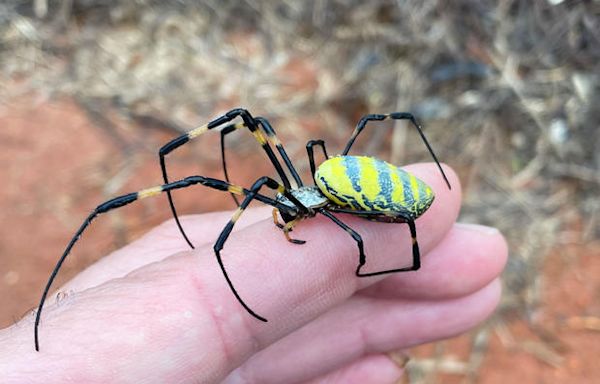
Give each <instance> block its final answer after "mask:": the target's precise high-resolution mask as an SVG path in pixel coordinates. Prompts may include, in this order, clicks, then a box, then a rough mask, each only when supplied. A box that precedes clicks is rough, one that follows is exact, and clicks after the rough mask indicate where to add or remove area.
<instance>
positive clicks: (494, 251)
mask: <svg viewBox="0 0 600 384" xmlns="http://www.w3.org/2000/svg"><path fill="white" fill-rule="evenodd" d="M507 258H508V246H507V244H506V240H505V239H504V237H503V236H502V235H501V234H500V232H499V231H498V230H497V229H495V228H491V227H485V226H480V225H471V224H461V223H457V224H455V225H454V227H453V228H452V230H450V232H449V233H448V234H447V235H446V237H445V238H444V239H443V240H442V241H441V242H440V244H439V245H438V246H437V247H435V248H434V249H433V250H432V251H431V252H430V253H428V254H427V260H426V261H425V262H424V264H423V266H422V267H421V269H420V270H419V272H418V273H407V274H392V275H390V276H389V277H387V278H386V279H384V280H383V281H380V282H379V283H377V284H374V285H372V286H370V287H368V288H366V289H364V290H363V291H361V292H360V293H361V294H367V295H371V296H374V297H379V298H406V299H413V300H441V299H446V298H453V297H460V296H464V295H467V294H469V293H472V292H475V291H477V290H479V289H481V288H483V287H484V286H486V285H487V284H489V283H490V281H492V280H493V279H494V278H496V277H497V276H498V275H499V274H500V272H501V271H502V270H503V269H504V266H505V264H506V260H507Z"/></svg>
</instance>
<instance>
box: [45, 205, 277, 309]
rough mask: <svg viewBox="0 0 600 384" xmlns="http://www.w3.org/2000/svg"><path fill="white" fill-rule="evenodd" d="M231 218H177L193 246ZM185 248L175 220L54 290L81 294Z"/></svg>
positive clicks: (257, 212)
mask: <svg viewBox="0 0 600 384" xmlns="http://www.w3.org/2000/svg"><path fill="white" fill-rule="evenodd" d="M271 209H272V208H269V207H261V208H258V209H252V210H248V213H247V215H244V217H243V218H242V219H240V221H239V225H236V228H235V230H236V231H239V230H241V229H243V228H245V227H247V226H249V225H252V224H254V223H256V222H258V221H261V220H264V218H265V217H267V216H268V215H270V211H271ZM230 218H231V212H211V213H205V214H202V215H188V216H182V217H181V218H180V220H181V223H182V225H183V227H184V228H186V233H188V235H189V236H190V240H191V241H192V243H193V244H195V245H196V247H198V246H203V245H206V244H211V245H212V244H214V242H215V240H216V238H217V237H218V236H219V233H220V232H221V230H222V229H223V227H224V226H225V224H227V221H229V219H230ZM187 250H189V246H188V245H187V243H186V242H185V241H184V239H183V237H182V236H181V232H179V229H178V228H177V226H176V224H175V220H168V221H166V222H164V223H162V224H161V225H159V226H157V227H156V228H154V229H152V230H151V231H150V232H148V233H147V234H145V235H144V236H142V237H141V238H139V239H137V240H136V241H134V242H132V243H131V244H128V245H126V246H125V247H123V248H121V249H118V250H116V251H114V252H112V253H111V254H110V255H108V256H106V257H104V258H102V259H100V260H98V261H97V262H96V263H94V264H92V265H90V266H89V267H88V268H86V269H85V270H84V271H83V272H81V273H80V274H78V275H77V276H75V277H74V278H73V279H71V280H70V281H68V282H67V283H65V284H64V285H63V286H62V287H60V288H59V289H58V291H63V292H69V291H82V290H84V289H87V288H91V287H95V286H97V285H100V284H102V283H104V282H106V281H108V280H111V279H115V278H119V277H123V276H125V275H127V274H128V273H129V272H131V271H134V270H136V269H138V268H140V267H142V266H144V265H146V264H150V263H154V262H156V261H160V260H162V259H164V258H165V257H168V256H171V255H173V254H175V253H178V252H182V251H187ZM48 300H49V301H48V302H53V301H54V300H56V296H55V295H51V296H49V298H48Z"/></svg>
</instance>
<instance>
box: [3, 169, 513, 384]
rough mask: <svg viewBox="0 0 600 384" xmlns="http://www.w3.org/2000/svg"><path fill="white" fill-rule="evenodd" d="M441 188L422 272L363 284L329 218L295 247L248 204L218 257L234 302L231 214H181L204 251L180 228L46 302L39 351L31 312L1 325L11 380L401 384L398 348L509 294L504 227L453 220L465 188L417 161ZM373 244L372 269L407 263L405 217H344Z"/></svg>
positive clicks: (466, 322) (427, 219) (468, 320)
mask: <svg viewBox="0 0 600 384" xmlns="http://www.w3.org/2000/svg"><path fill="white" fill-rule="evenodd" d="M406 168H407V169H408V170H410V171H411V172H413V173H414V174H415V175H417V176H418V177H419V178H421V179H422V180H424V181H425V182H427V183H428V184H429V185H430V186H431V187H432V188H433V189H434V191H435V192H436V200H435V201H434V203H433V205H432V206H431V208H430V209H429V210H428V211H427V212H426V213H425V214H424V215H423V216H422V217H421V218H419V219H417V221H416V224H417V234H418V239H419V244H420V248H421V253H422V255H423V260H422V267H421V269H420V270H418V271H416V272H409V273H398V274H392V275H383V276H378V277H369V278H357V277H356V276H355V275H354V271H355V269H356V265H357V263H358V250H357V248H356V243H355V242H354V241H353V240H352V239H351V238H350V237H349V236H348V234H347V233H345V232H344V231H343V230H341V229H340V228H339V227H337V226H336V225H334V224H333V223H331V222H330V221H329V220H327V219H326V218H320V217H317V218H314V219H308V220H306V221H304V222H302V223H300V224H299V225H298V226H297V227H296V228H295V230H294V232H293V234H294V237H296V238H300V239H304V240H307V243H306V244H304V245H294V244H290V243H288V242H287V241H286V240H285V238H284V237H283V235H282V234H281V233H279V232H280V231H279V230H277V228H275V227H274V226H273V223H272V220H271V219H270V208H265V209H252V210H247V211H246V212H245V213H244V215H243V216H242V218H241V219H240V221H239V222H238V223H237V224H236V228H235V230H234V232H235V233H233V234H232V235H231V236H230V238H229V240H228V241H227V243H226V244H225V247H224V250H223V252H222V254H223V258H224V262H225V264H226V268H227V271H228V273H229V275H230V277H231V279H232V280H233V283H234V285H235V286H236V288H237V289H238V292H239V293H240V295H241V296H242V297H243V299H244V300H245V301H246V303H248V304H249V305H250V306H251V307H252V308H253V309H255V310H256V311H257V312H258V313H259V314H260V315H262V316H265V317H266V318H267V319H268V320H269V322H268V323H263V322H260V321H257V320H256V319H254V318H253V317H251V316H250V315H249V314H248V313H247V312H246V311H245V310H244V309H243V308H242V307H241V306H240V305H239V303H238V301H237V300H236V299H235V297H234V296H233V294H232V293H231V291H230V290H229V287H228V286H227V284H226V282H225V280H224V278H223V275H222V274H221V271H220V269H219V266H218V264H217V262H216V260H215V257H214V253H213V249H212V246H213V244H214V241H215V240H216V238H217V236H218V234H219V232H220V231H221V229H222V228H223V226H224V225H225V224H226V223H227V221H228V220H229V218H230V216H231V213H211V214H205V215H196V216H187V217H183V218H182V219H183V225H184V227H185V228H186V232H187V233H188V234H190V235H192V239H191V240H192V241H193V243H194V244H196V245H197V246H196V249H195V250H193V251H190V250H188V249H187V248H186V244H185V242H184V241H183V240H182V238H181V236H180V234H179V232H178V230H177V228H176V226H175V225H174V222H173V221H169V222H167V223H165V224H163V225H161V226H159V227H157V228H155V229H154V230H152V231H151V232H150V233H148V234H147V235H145V236H144V237H143V238H141V239H139V240H137V241H135V242H134V243H132V244H130V245H128V246H126V247H125V248H123V249H120V250H118V251H116V252H114V253H113V254H111V255H110V256H108V257H106V258H104V259H102V260H100V261H99V262H98V263H96V264H94V265H93V266H91V267H90V268H88V269H87V270H86V271H84V272H82V273H81V274H79V275H78V276H77V277H75V278H74V279H73V280H71V281H70V282H69V283H67V284H66V285H65V286H63V287H61V288H60V291H61V292H71V291H73V292H75V293H73V294H69V296H68V297H67V298H65V299H62V300H61V301H60V302H59V303H58V304H57V303H56V301H55V295H54V296H52V297H51V298H49V301H48V303H47V306H46V307H45V311H44V315H43V317H42V323H41V327H40V343H41V344H40V352H39V353H38V352H35V350H34V347H33V317H32V316H28V317H26V318H25V319H23V320H22V321H20V322H19V323H17V324H15V325H14V326H12V327H10V328H7V329H4V330H2V331H0V377H2V378H3V380H7V381H4V382H7V383H24V382H27V383H35V382H44V383H52V382H57V383H64V382H85V383H95V382H99V383H100V382H101V383H107V382H108V383H116V382H126V383H128V382H135V383H154V382H157V383H187V382H194V383H197V382H201V383H217V382H225V383H296V382H301V383H304V382H310V383H319V382H328V383H334V382H340V383H354V382H356V383H363V382H372V383H393V382H395V381H396V380H397V379H398V378H399V377H400V375H401V374H402V372H401V368H400V367H398V366H397V365H396V364H394V363H393V362H392V361H391V360H390V359H389V357H388V355H387V352H390V351H396V350H399V349H404V348H408V347H411V346H414V345H418V344H423V343H427V342H431V341H434V340H439V339H442V338H446V337H450V336H453V335H456V334H458V333H461V332H464V331H466V330H468V329H470V328H471V327H473V326H475V325H476V324H477V323H479V322H480V321H482V320H483V319H485V318H486V317H487V316H488V315H489V314H490V313H491V311H492V310H493V309H494V308H495V306H496V304H497V302H498V300H499V296H500V284H499V281H498V275H499V273H500V272H501V270H502V268H503V266H504V263H505V261H506V256H507V248H506V244H505V242H504V239H503V238H502V236H501V235H500V234H499V233H498V232H497V231H495V230H493V229H491V228H487V227H479V226H471V225H464V224H456V223H455V220H456V217H457V214H458V210H459V205H460V188H459V183H458V180H457V178H456V176H455V175H454V173H452V172H451V171H450V170H449V169H448V168H447V167H446V172H447V174H448V176H449V178H450V182H451V184H452V187H453V189H452V190H451V191H448V190H447V188H446V186H445V184H444V182H443V179H441V178H440V177H439V171H438V170H437V169H436V168H435V166H434V165H431V164H428V165H423V164H421V165H414V166H410V167H406ZM339 217H340V218H342V219H343V220H344V222H346V223H347V224H348V225H350V226H351V227H352V228H354V229H355V230H356V231H357V232H359V233H360V234H361V235H362V236H363V239H364V240H365V251H366V255H367V265H366V266H365V268H364V271H374V270H381V269H384V268H391V267H395V266H396V267H398V266H403V265H406V264H409V263H410V260H411V246H410V235H409V232H408V229H407V226H406V225H405V224H384V223H372V222H369V221H367V220H364V219H360V218H356V217H352V216H349V215H339Z"/></svg>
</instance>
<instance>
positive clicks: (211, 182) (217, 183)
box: [34, 176, 295, 351]
mask: <svg viewBox="0 0 600 384" xmlns="http://www.w3.org/2000/svg"><path fill="white" fill-rule="evenodd" d="M196 184H200V185H204V186H206V187H209V188H212V189H217V190H220V191H229V192H232V193H235V194H238V195H245V196H249V195H251V196H252V199H256V200H259V201H261V202H263V203H265V204H268V205H271V206H273V207H277V208H278V209H283V210H286V211H290V208H289V207H287V206H285V205H283V204H280V203H279V202H277V201H275V200H273V199H271V198H269V197H267V196H263V195H260V194H258V191H250V190H248V189H245V188H242V187H240V186H237V185H233V184H230V183H226V182H224V181H221V180H218V179H213V178H210V177H203V176H190V177H186V178H185V179H182V180H178V181H174V182H172V183H167V184H163V185H158V186H155V187H152V188H147V189H143V190H141V191H139V192H133V193H128V194H126V195H122V196H118V197H115V198H113V199H110V200H108V201H106V202H104V203H102V204H100V205H98V206H97V207H96V208H95V209H94V210H93V211H92V212H91V213H90V214H89V216H88V217H87V218H86V219H85V221H84V222H83V224H81V226H80V227H79V229H78V230H77V232H76V233H75V236H73V238H72V239H71V241H70V242H69V244H68V245H67V247H66V249H65V251H64V252H63V254H62V256H61V257H60V259H59V260H58V262H57V263H56V266H55V267H54V269H53V270H52V273H51V274H50V278H49V279H48V282H47V283H46V286H45V287H44V292H43V293H42V297H41V299H40V303H39V305H38V310H37V313H36V316H35V328H34V340H35V349H36V351H39V350H40V348H39V334H38V328H39V324H40V319H41V316H42V309H43V308H44V303H45V302H46V297H47V296H48V292H49V291H50V287H51V286H52V283H53V282H54V279H55V278H56V275H57V274H58V271H59V270H60V268H61V266H62V265H63V263H64V261H65V260H66V258H67V256H68V255H69V253H70V252H71V249H72V248H73V246H74V245H75V243H76V242H77V241H78V240H79V239H80V238H81V236H82V234H83V232H84V231H85V229H86V228H88V227H89V225H90V224H91V222H92V220H94V219H95V218H96V216H98V215H100V214H102V213H106V212H108V211H111V210H113V209H117V208H120V207H123V206H125V205H128V204H131V203H133V202H134V201H136V200H140V199H145V198H147V197H152V196H156V195H159V194H161V193H162V192H167V193H168V192H169V191H172V190H174V189H181V188H187V187H190V186H192V185H196ZM290 214H295V213H294V212H290Z"/></svg>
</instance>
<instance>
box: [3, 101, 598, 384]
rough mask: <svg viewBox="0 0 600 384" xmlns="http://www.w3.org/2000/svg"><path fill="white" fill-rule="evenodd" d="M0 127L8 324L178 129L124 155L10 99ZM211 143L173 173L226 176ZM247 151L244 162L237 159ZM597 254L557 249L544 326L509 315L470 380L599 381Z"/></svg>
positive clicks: (225, 200) (73, 265)
mask: <svg viewBox="0 0 600 384" xmlns="http://www.w3.org/2000/svg"><path fill="white" fill-rule="evenodd" d="M0 127H2V131H1V132H0V163H1V164H2V167H0V178H1V179H2V180H3V182H4V188H2V190H1V191H0V219H1V222H2V223H4V224H5V230H4V231H2V233H1V234H0V255H1V258H0V297H1V298H2V299H1V300H2V304H3V305H2V309H3V310H2V313H0V327H5V326H9V325H10V324H11V323H13V322H14V321H16V320H17V319H19V318H20V317H21V316H23V315H24V314H25V313H26V312H27V311H28V310H30V309H31V308H33V307H34V306H35V305H36V304H37V300H38V298H39V295H40V292H41V290H42V287H43V284H44V282H45V281H46V279H47V277H48V274H49V272H50V270H51V269H52V267H53V265H54V263H55V262H56V259H57V258H58V257H59V255H60V254H61V252H62V250H63V248H64V246H65V244H66V243H67V241H68V240H69V238H70V237H71V236H72V234H73V232H74V230H75V229H76V228H77V227H78V226H79V224H80V221H81V220H82V219H83V218H84V217H85V216H86V215H87V213H88V212H89V210H90V209H91V208H93V207H95V206H96V205H97V204H98V203H99V202H101V201H104V200H106V199H107V198H109V197H111V196H114V195H115V194H120V193H124V192H130V191H134V190H138V189H141V188H143V187H148V186H151V185H155V184H160V181H161V177H160V170H159V167H158V156H157V155H156V153H157V150H158V148H159V146H160V144H161V143H164V142H166V141H167V140H168V139H169V138H171V137H173V135H168V134H165V133H161V132H155V131H148V130H145V131H142V130H140V129H132V128H128V130H126V132H127V139H128V140H130V141H131V142H135V143H136V144H137V145H139V146H141V147H142V148H143V149H142V150H139V151H136V154H135V155H133V156H128V155H127V154H125V153H124V152H122V151H120V150H119V149H118V148H117V147H116V146H115V145H114V142H113V141H112V140H111V139H110V137H109V136H108V135H107V134H106V133H105V132H103V131H102V130H101V129H99V128H98V127H96V126H94V125H93V124H92V123H91V122H90V121H89V120H88V119H87V117H86V115H85V114H84V113H83V112H82V111H81V110H80V109H79V108H78V107H77V106H76V105H75V104H74V103H72V102H69V101H60V102H58V101H57V102H54V103H42V104H39V105H33V103H32V100H30V99H24V100H22V101H21V102H14V103H13V104H10V105H5V107H4V109H3V111H0ZM140 132H145V136H144V137H143V138H142V139H138V138H136V137H135V136H134V135H135V134H139V133H140ZM215 143H216V142H210V140H208V141H206V142H205V143H202V144H200V145H199V146H197V147H195V148H190V149H189V150H187V151H183V153H182V155H181V156H180V155H178V157H177V158H174V159H173V160H172V161H171V164H172V169H174V173H173V178H175V177H177V176H182V175H186V174H209V175H212V174H215V175H220V173H219V172H220V171H219V169H220V165H219V159H218V153H213V151H214V150H213V151H210V150H209V149H211V148H215V147H214V145H215ZM233 145H235V144H233ZM146 148H149V149H146ZM239 151H240V153H241V154H240V155H238V156H236V155H235V154H233V156H230V157H229V158H230V159H231V161H232V162H234V163H236V168H237V169H240V170H238V171H236V175H246V174H251V175H253V176H257V175H260V174H261V173H264V172H266V171H267V170H268V169H269V167H268V165H267V164H264V163H263V162H262V157H261V158H260V160H259V158H254V157H253V155H252V154H253V153H254V152H253V151H244V149H243V148H241V149H239ZM192 152H195V153H204V154H205V155H203V156H202V157H201V162H202V164H203V167H202V168H200V166H199V165H198V163H199V161H196V162H190V161H189V158H190V156H191V155H190V154H191V153H192ZM229 153H231V151H230V152H229ZM241 158H243V159H244V161H239V160H241ZM178 159H179V160H178ZM236 160H237V161H236ZM125 161H133V162H134V163H135V164H136V165H135V166H134V168H133V170H132V174H131V176H130V177H129V178H128V179H127V180H128V181H127V182H126V183H125V186H124V187H120V188H118V189H117V190H116V191H110V192H108V191H107V192H103V188H105V181H106V180H108V179H110V178H111V177H112V176H114V175H115V174H117V173H118V171H119V170H121V169H122V168H123V164H124V163H125ZM194 163H195V164H194ZM257 164H259V165H257ZM250 178H251V177H250ZM146 201H147V202H146ZM177 202H178V204H179V206H180V207H181V209H180V211H181V212H204V211H208V210H218V209H231V208H232V202H231V201H230V199H229V197H227V196H225V197H224V196H223V195H222V194H219V193H215V194H203V197H202V199H199V198H198V194H197V193H195V194H194V192H193V191H188V192H184V193H178V194H177ZM168 217H169V211H168V206H167V204H166V200H164V199H163V200H161V199H149V200H144V202H143V204H139V205H137V206H135V207H132V208H129V207H128V208H126V209H124V210H122V212H120V213H115V214H113V215H110V218H109V217H105V218H103V219H101V220H98V221H97V222H95V223H94V226H93V228H92V230H91V231H89V232H87V233H86V236H85V241H83V242H81V244H80V245H78V248H77V250H76V252H75V254H74V255H73V257H72V258H71V259H70V261H69V262H68V263H67V264H66V266H65V268H64V269H63V271H62V272H61V278H60V279H59V280H60V281H64V280H66V279H67V278H69V277H70V276H72V275H74V274H75V273H76V272H77V271H79V270H81V269H83V268H84V267H85V266H86V265H89V264H90V263H91V262H93V260H95V259H97V258H99V257H101V256H102V255H104V254H106V253H107V252H108V251H110V250H111V249H113V248H115V247H117V246H118V245H120V244H122V243H123V242H125V241H129V240H131V239H132V238H135V237H136V236H137V235H139V234H141V233H143V232H145V231H146V230H147V228H149V227H151V226H153V225H156V224H158V223H160V222H161V221H163V220H165V219H167V218H168ZM599 257H600V244H590V245H587V246H573V247H570V248H569V249H568V252H565V250H562V252H560V253H559V252H554V253H552V254H551V255H550V256H549V257H548V258H547V265H546V267H545V269H544V271H541V273H544V274H545V279H544V281H545V287H543V290H544V294H543V301H542V303H540V308H539V310H538V313H536V314H535V316H534V320H535V324H538V326H536V327H535V329H534V327H533V326H530V325H528V324H527V323H526V322H525V321H523V320H521V319H519V318H518V317H517V316H515V318H514V319H513V321H510V322H508V333H507V332H503V333H499V332H493V333H492V335H491V340H490V346H489V349H488V350H487V351H485V352H484V353H483V362H482V365H481V367H480V368H479V370H478V374H477V375H476V380H475V382H478V383H485V384H496V383H505V382H514V383H592V382H597V381H596V380H599V379H598V378H600V365H599V364H597V359H598V356H600V324H599V322H600V320H599V316H600V301H599V297H600V263H599V262H598V260H599ZM60 281H59V283H60ZM542 325H543V326H542ZM500 334H502V335H503V337H502V338H501V337H499V335H500ZM507 335H509V336H512V337H508V336H507ZM469 348H470V347H469V343H468V339H467V338H466V337H464V336H463V337H459V338H456V339H453V340H450V341H448V342H446V344H445V353H444V354H445V355H446V356H448V355H452V356H455V357H456V358H457V359H459V360H461V361H466V359H467V358H468V355H469V351H470V350H469ZM432 349H433V348H432V347H431V346H425V347H422V348H419V349H417V350H416V351H415V352H414V355H415V356H419V357H425V356H432ZM464 380H465V376H463V375H449V374H444V375H438V376H437V378H435V379H434V380H433V381H431V382H440V383H442V382H443V383H462V382H465V381H464Z"/></svg>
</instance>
